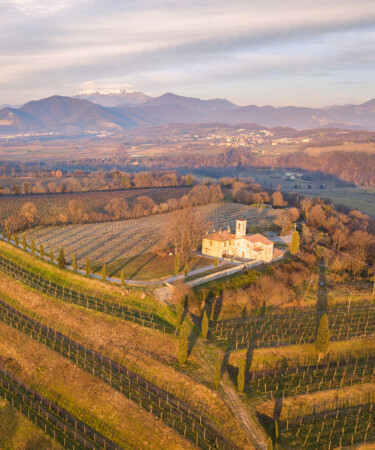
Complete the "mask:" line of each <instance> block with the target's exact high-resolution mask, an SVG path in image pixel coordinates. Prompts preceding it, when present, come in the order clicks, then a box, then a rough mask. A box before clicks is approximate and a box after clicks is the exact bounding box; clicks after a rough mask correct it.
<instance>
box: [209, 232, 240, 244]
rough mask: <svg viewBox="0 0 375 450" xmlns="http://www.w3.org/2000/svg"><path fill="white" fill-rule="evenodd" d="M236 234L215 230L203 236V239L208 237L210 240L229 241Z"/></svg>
mask: <svg viewBox="0 0 375 450" xmlns="http://www.w3.org/2000/svg"><path fill="white" fill-rule="evenodd" d="M235 238H236V235H235V234H231V233H228V231H226V230H224V231H221V232H220V231H217V232H216V233H211V234H207V236H203V239H210V240H211V241H220V242H225V241H230V240H232V239H235Z"/></svg>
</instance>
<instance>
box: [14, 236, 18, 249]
mask: <svg viewBox="0 0 375 450" xmlns="http://www.w3.org/2000/svg"><path fill="white" fill-rule="evenodd" d="M18 244H19V241H18V234H17V233H16V234H15V235H14V245H15V246H16V247H17V248H18Z"/></svg>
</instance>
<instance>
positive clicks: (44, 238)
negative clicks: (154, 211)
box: [24, 203, 276, 262]
mask: <svg viewBox="0 0 375 450" xmlns="http://www.w3.org/2000/svg"><path fill="white" fill-rule="evenodd" d="M196 210H199V211H201V212H202V213H203V215H204V217H205V219H206V220H207V221H208V222H211V223H212V228H214V229H219V228H223V229H224V228H226V227H227V226H228V225H229V226H230V227H231V229H234V228H235V221H236V219H238V218H240V217H242V218H244V219H246V220H247V225H248V227H252V226H258V225H260V224H262V223H265V222H267V221H270V220H272V218H274V217H275V216H276V211H275V210H272V209H270V208H264V209H259V208H254V207H252V206H248V205H240V204H236V203H216V204H211V205H206V206H200V207H197V208H196ZM172 214H173V213H166V214H158V215H153V216H149V217H143V218H140V219H131V220H124V221H119V222H110V223H98V224H84V225H67V226H57V227H40V228H36V229H33V230H30V231H27V232H25V233H24V234H25V235H26V236H27V240H28V242H30V241H31V240H32V239H34V241H35V243H36V245H37V246H39V245H40V244H43V246H44V249H45V250H47V251H50V250H52V251H54V252H57V251H58V250H59V249H60V247H61V246H63V247H64V250H65V253H66V255H67V257H68V259H69V258H71V257H72V255H73V254H77V256H78V258H80V259H84V258H86V257H90V258H91V260H93V261H101V262H109V261H114V260H117V259H120V258H124V257H131V256H135V255H140V254H142V253H147V252H150V251H152V250H153V249H155V248H156V247H158V246H159V245H161V243H162V241H163V238H164V235H165V233H166V231H167V227H168V224H169V221H170V219H171V216H172Z"/></svg>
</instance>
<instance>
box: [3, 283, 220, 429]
mask: <svg viewBox="0 0 375 450" xmlns="http://www.w3.org/2000/svg"><path fill="white" fill-rule="evenodd" d="M0 296H1V297H2V298H3V299H4V300H5V301H6V302H8V303H10V304H12V305H13V306H14V307H16V308H17V309H22V310H23V311H24V313H26V314H28V315H32V316H34V317H35V318H37V320H39V321H40V322H42V323H45V324H49V325H50V326H52V327H53V328H57V330H58V331H61V332H63V333H64V334H66V335H68V336H70V337H72V339H75V340H77V341H79V342H84V343H85V344H86V345H87V346H88V347H89V348H92V349H95V350H97V351H99V352H102V353H105V354H107V355H109V356H110V357H111V358H112V359H115V360H117V361H118V362H121V361H122V362H123V364H126V365H127V366H128V367H129V368H130V369H133V370H134V371H136V372H137V373H140V374H141V375H143V376H145V377H146V378H147V379H149V380H150V381H153V382H154V383H155V384H157V385H158V386H160V387H163V388H164V389H166V390H168V391H169V392H171V393H174V394H175V395H177V396H178V397H180V398H182V399H185V400H186V401H188V402H189V403H191V404H192V405H194V404H195V405H199V404H200V405H202V404H203V405H207V412H208V414H209V415H211V416H213V417H214V419H215V420H216V421H217V422H221V421H222V420H223V416H224V417H227V415H228V412H227V407H226V405H225V404H224V402H223V401H222V400H221V399H220V398H219V397H218V396H217V394H216V392H213V391H212V390H211V389H210V388H209V387H207V386H206V385H204V384H203V383H201V382H200V380H199V379H197V378H192V377H190V372H191V370H190V369H191V368H192V369H193V372H194V370H195V369H196V368H197V367H198V364H197V361H196V360H195V358H194V356H192V357H191V358H190V359H189V363H188V365H187V367H186V368H184V371H181V370H180V369H179V367H178V363H177V346H178V338H177V337H175V336H172V335H169V334H163V333H161V332H158V331H153V330H151V329H148V328H143V327H140V326H138V325H135V324H133V323H128V322H124V321H122V320H121V319H118V318H114V317H108V316H106V315H104V314H102V313H97V312H95V311H89V310H86V309H82V308H80V307H77V306H75V305H71V304H65V303H62V302H60V301H59V300H56V299H54V298H50V297H47V296H45V295H41V294H38V293H36V292H35V291H32V290H31V289H29V288H27V287H25V286H23V285H22V284H21V283H19V282H15V281H14V280H11V279H10V278H9V277H6V276H4V275H0Z"/></svg>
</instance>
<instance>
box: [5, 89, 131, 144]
mask: <svg viewBox="0 0 375 450" xmlns="http://www.w3.org/2000/svg"><path fill="white" fill-rule="evenodd" d="M136 126H137V123H136V122H134V121H132V120H131V119H129V118H128V117H126V115H124V114H121V113H119V112H118V111H116V110H114V109H111V108H105V107H103V106H100V105H95V104H94V103H92V102H89V101H87V100H80V99H75V98H71V97H61V96H57V95H56V96H53V97H49V98H46V99H43V100H38V101H32V102H29V103H26V104H25V105H24V106H22V108H19V109H13V108H5V109H2V110H0V134H2V135H4V134H15V133H59V134H63V135H72V136H74V135H80V134H82V133H99V132H103V131H108V132H117V133H119V132H122V131H123V130H127V129H129V128H134V127H136Z"/></svg>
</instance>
